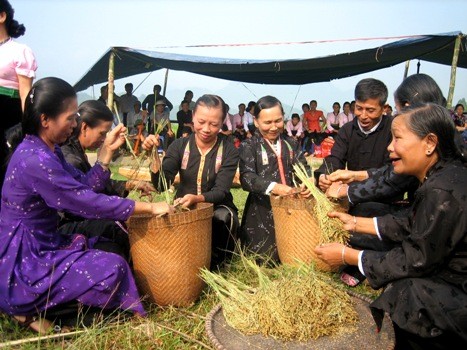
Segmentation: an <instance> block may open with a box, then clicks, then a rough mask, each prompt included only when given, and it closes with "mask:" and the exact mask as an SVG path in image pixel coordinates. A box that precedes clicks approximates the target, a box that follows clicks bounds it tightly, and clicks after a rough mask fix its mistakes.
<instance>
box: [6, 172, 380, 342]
mask: <svg viewBox="0 0 467 350" xmlns="http://www.w3.org/2000/svg"><path fill="white" fill-rule="evenodd" d="M112 174H113V175H112V177H113V178H115V179H120V180H125V178H124V177H122V176H121V175H118V167H114V166H112ZM231 191H232V194H233V197H234V203H235V205H236V206H237V207H238V209H239V217H240V219H241V216H242V214H243V207H244V205H245V201H246V197H247V195H248V193H247V192H245V191H244V190H242V189H241V188H232V189H231ZM161 200H163V199H161ZM230 268H231V270H230V271H232V270H233V271H234V272H235V266H231V267H230ZM333 277H334V278H335V279H336V281H337V280H338V278H339V276H337V275H334V276H333ZM348 288H349V289H350V287H348ZM352 290H353V291H355V292H358V293H361V294H364V295H367V296H369V297H375V296H376V295H377V293H376V292H374V291H372V290H371V288H370V287H369V286H368V285H367V284H365V283H364V284H362V285H360V286H358V287H356V288H355V289H352ZM218 302H219V300H218V299H217V297H216V296H215V293H214V292H212V291H211V290H210V289H208V288H206V289H205V291H204V292H203V293H202V295H201V297H200V299H199V300H198V301H197V302H196V303H194V304H193V305H192V306H190V307H187V308H174V307H168V308H159V307H157V306H155V305H150V304H146V309H147V310H148V312H149V316H148V318H145V319H130V320H127V321H126V322H121V323H119V324H116V323H110V324H108V323H97V324H96V325H94V326H92V327H89V328H80V329H79V330H82V331H83V333H81V334H78V335H74V336H71V337H68V338H66V339H58V340H57V339H55V340H48V339H41V340H35V341H30V342H25V343H23V344H20V345H17V346H3V347H2V345H5V344H4V342H7V341H13V340H23V341H24V340H28V339H31V338H34V337H37V334H36V333H34V332H32V331H30V330H28V329H24V328H21V327H19V326H18V325H17V324H15V323H13V322H12V321H11V319H10V318H9V317H8V316H6V315H4V314H1V313H0V349H2V348H6V349H27V350H29V349H45V350H52V349H79V350H100V349H116V350H119V349H122V350H130V349H141V350H146V349H161V350H173V349H180V350H189V349H190V350H192V349H206V348H211V349H214V347H213V346H212V344H210V342H209V339H208V338H207V335H206V332H205V329H204V327H205V317H206V315H207V313H208V312H209V311H210V310H211V309H212V308H213V307H214V306H215V305H216V304H217V303H218Z"/></svg>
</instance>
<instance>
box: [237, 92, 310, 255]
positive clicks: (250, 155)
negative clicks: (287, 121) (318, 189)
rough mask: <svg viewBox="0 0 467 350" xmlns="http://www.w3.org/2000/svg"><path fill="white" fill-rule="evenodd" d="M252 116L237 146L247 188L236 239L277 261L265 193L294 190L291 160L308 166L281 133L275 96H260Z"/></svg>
mask: <svg viewBox="0 0 467 350" xmlns="http://www.w3.org/2000/svg"><path fill="white" fill-rule="evenodd" d="M253 120H254V123H255V127H256V131H255V133H254V134H253V136H252V137H251V138H249V139H247V140H245V141H244V142H243V143H242V145H241V146H240V163H239V167H240V181H241V184H242V188H243V189H244V190H245V191H248V192H250V193H249V195H248V198H247V201H246V204H245V209H244V212H243V218H242V226H241V236H240V239H241V241H242V244H243V245H244V246H246V247H248V249H250V250H251V251H253V252H255V253H259V254H267V255H270V256H271V258H272V259H273V260H275V261H279V255H278V253H277V247H276V239H275V231H274V219H273V216H272V210H271V203H270V201H269V195H270V194H275V195H285V194H289V193H292V192H293V191H294V188H293V186H294V184H293V178H294V176H293V168H292V166H293V164H295V163H298V162H300V163H302V164H303V165H304V166H305V167H306V168H307V170H308V171H310V167H309V166H308V164H307V162H306V159H305V157H304V156H303V154H302V152H301V151H300V145H299V144H298V143H297V142H296V141H295V140H294V139H292V138H289V137H288V136H286V135H284V133H283V131H284V110H283V109H282V104H281V103H280V101H279V100H278V99H277V98H275V97H273V96H265V97H262V98H260V99H259V100H258V102H257V103H256V105H255V111H254V119H253ZM309 174H310V175H311V173H310V172H309ZM309 194H310V193H309V191H303V192H302V195H304V196H308V195H309Z"/></svg>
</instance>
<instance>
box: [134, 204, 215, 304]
mask: <svg viewBox="0 0 467 350" xmlns="http://www.w3.org/2000/svg"><path fill="white" fill-rule="evenodd" d="M212 215H213V206H212V204H211V203H198V204H197V206H196V208H195V209H193V210H190V211H183V212H180V213H175V214H171V215H166V216H163V217H159V218H158V217H154V216H146V215H145V216H142V215H141V216H132V217H131V218H130V219H129V221H128V228H129V233H130V247H131V248H130V254H131V258H132V260H133V267H134V271H135V279H136V283H137V285H138V287H139V290H140V292H141V293H142V294H144V295H146V296H147V297H148V299H149V301H151V302H155V303H156V304H158V305H160V306H165V305H174V306H188V305H190V304H191V303H193V302H194V301H196V299H198V297H199V296H200V294H201V291H202V290H203V288H204V285H205V284H204V282H203V281H202V279H201V278H200V277H199V276H198V273H199V270H200V269H201V268H204V267H207V268H209V264H210V261H211V240H212V226H211V221H212Z"/></svg>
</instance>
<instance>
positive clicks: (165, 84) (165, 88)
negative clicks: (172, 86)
mask: <svg viewBox="0 0 467 350" xmlns="http://www.w3.org/2000/svg"><path fill="white" fill-rule="evenodd" d="M168 77H169V69H166V70H165V79H164V90H163V91H162V95H164V96H165V91H166V90H167V79H168Z"/></svg>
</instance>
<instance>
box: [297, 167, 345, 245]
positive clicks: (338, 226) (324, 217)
mask: <svg viewBox="0 0 467 350" xmlns="http://www.w3.org/2000/svg"><path fill="white" fill-rule="evenodd" d="M293 169H294V172H295V176H297V178H298V179H299V180H300V181H301V182H302V184H304V185H305V186H306V188H307V189H308V190H310V192H311V195H312V197H313V198H314V200H315V205H314V208H313V209H314V213H315V215H316V220H317V221H318V225H319V227H320V229H321V238H320V242H319V243H320V244H321V243H331V242H337V243H342V244H346V243H347V242H348V240H349V232H347V231H346V230H344V228H343V227H342V223H341V221H340V220H339V219H336V218H330V217H329V216H328V213H329V212H330V211H336V210H338V209H337V208H336V205H335V204H334V203H332V202H331V201H330V200H329V199H328V198H327V197H326V195H325V194H324V193H323V192H322V191H321V190H320V189H319V188H318V187H316V186H315V184H314V182H313V180H312V179H310V178H309V177H308V175H307V172H306V170H305V167H304V166H303V165H302V164H294V166H293Z"/></svg>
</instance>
